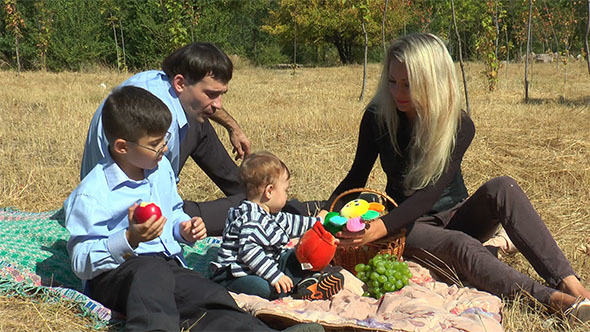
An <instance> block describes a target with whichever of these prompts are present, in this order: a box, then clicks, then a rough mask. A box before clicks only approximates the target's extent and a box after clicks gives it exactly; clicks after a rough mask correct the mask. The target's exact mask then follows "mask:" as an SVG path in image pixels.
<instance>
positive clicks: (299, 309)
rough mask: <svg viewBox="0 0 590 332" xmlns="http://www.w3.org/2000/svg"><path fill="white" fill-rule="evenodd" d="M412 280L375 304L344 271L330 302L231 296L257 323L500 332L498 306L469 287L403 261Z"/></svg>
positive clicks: (490, 297) (496, 300)
mask: <svg viewBox="0 0 590 332" xmlns="http://www.w3.org/2000/svg"><path fill="white" fill-rule="evenodd" d="M408 266H409V267H410V270H411V271H412V274H413V275H414V276H413V277H412V279H411V280H410V284H409V285H408V286H406V287H404V288H402V289H401V290H399V291H397V292H393V293H387V294H386V295H385V296H383V297H382V298H381V299H379V300H375V299H372V298H367V297H362V296H361V294H362V292H363V290H362V285H363V283H362V282H361V281H360V280H358V279H357V278H356V277H354V275H352V274H351V273H349V272H348V271H346V270H342V272H343V274H344V275H345V282H344V289H343V290H342V291H340V292H339V293H338V294H337V295H336V296H334V297H333V298H332V299H331V300H324V301H305V300H295V299H292V298H290V297H287V298H283V299H279V300H275V301H268V300H265V299H262V298H260V297H257V296H252V295H246V294H233V293H232V295H233V296H234V298H235V299H236V302H237V303H238V305H240V306H241V307H242V308H243V309H245V310H246V311H249V312H251V313H252V314H254V315H255V316H258V317H260V318H261V319H263V320H272V321H275V322H276V321H281V320H282V321H285V322H318V323H320V324H322V325H324V327H326V328H327V329H328V330H335V331H346V330H349V331H363V330H366V331H369V330H370V331H415V332H420V331H424V332H425V331H444V332H450V331H469V332H479V331H482V332H484V331H485V332H494V331H504V329H503V328H502V324H501V316H500V312H501V309H502V301H501V300H500V299H499V298H498V297H496V296H493V295H491V294H489V293H486V292H482V291H478V290H476V289H473V288H467V287H457V286H455V285H453V286H449V285H447V284H446V283H443V282H440V281H437V280H435V279H434V278H433V275H432V274H431V273H430V271H429V270H428V269H426V268H424V267H422V266H420V265H418V264H416V263H414V262H408Z"/></svg>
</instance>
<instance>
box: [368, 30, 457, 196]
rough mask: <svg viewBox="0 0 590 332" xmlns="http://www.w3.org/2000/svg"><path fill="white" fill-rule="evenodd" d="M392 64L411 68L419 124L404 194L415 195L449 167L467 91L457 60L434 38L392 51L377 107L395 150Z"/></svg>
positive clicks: (402, 41) (417, 38)
mask: <svg viewBox="0 0 590 332" xmlns="http://www.w3.org/2000/svg"><path fill="white" fill-rule="evenodd" d="M392 60H397V61H399V62H401V63H403V64H405V65H406V69H407V71H408V81H409V85H410V96H411V99H412V103H413V105H414V107H415V109H416V113H417V116H416V119H415V123H414V128H413V129H412V137H411V140H410V146H409V162H408V167H407V169H406V171H405V178H404V187H405V188H404V189H405V192H406V194H408V195H409V194H411V193H413V192H414V191H416V190H419V189H422V188H424V187H426V186H428V185H430V184H432V183H434V182H436V181H437V180H438V179H439V178H440V177H441V175H442V174H443V172H444V171H445V170H446V168H447V167H448V165H449V162H450V159H451V153H452V151H453V148H454V147H455V140H456V134H457V130H458V127H459V126H460V120H461V92H460V89H459V84H458V82H457V73H456V70H455V65H454V64H453V59H452V58H451V55H450V54H449V52H448V51H447V48H446V46H445V44H444V43H443V42H442V41H441V40H440V39H439V38H438V37H436V36H434V35H432V34H426V33H419V34H410V35H407V36H404V37H402V38H399V39H397V40H396V41H394V42H393V44H392V45H391V46H390V47H389V49H388V51H387V56H386V58H385V63H384V65H383V72H382V73H381V82H380V84H379V87H378V88H377V93H376V94H375V96H374V97H373V99H372V100H371V104H372V105H374V106H375V107H377V115H378V119H379V123H380V125H381V127H382V128H385V129H386V130H387V131H388V132H389V135H390V138H391V143H392V144H393V146H394V147H395V151H396V152H397V153H400V154H401V152H400V147H399V145H398V143H397V140H396V132H397V129H398V125H399V116H398V112H397V111H396V106H395V101H394V100H393V97H392V95H391V93H390V90H389V85H388V83H389V78H388V77H389V67H390V65H391V62H392Z"/></svg>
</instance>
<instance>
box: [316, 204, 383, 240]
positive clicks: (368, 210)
mask: <svg viewBox="0 0 590 332" xmlns="http://www.w3.org/2000/svg"><path fill="white" fill-rule="evenodd" d="M383 211H385V206H384V205H383V204H381V203H377V202H371V203H369V202H367V201H366V200H364V199H361V198H357V199H354V200H352V201H350V202H348V203H346V205H344V207H342V209H341V210H340V213H338V212H329V213H328V214H327V215H326V217H325V218H324V227H325V228H326V229H327V230H328V231H329V232H330V233H332V234H336V233H338V232H340V231H341V230H342V228H344V227H346V229H347V230H348V231H349V232H360V231H362V230H363V229H365V222H367V221H371V220H373V219H376V218H378V217H379V215H380V213H381V212H383Z"/></svg>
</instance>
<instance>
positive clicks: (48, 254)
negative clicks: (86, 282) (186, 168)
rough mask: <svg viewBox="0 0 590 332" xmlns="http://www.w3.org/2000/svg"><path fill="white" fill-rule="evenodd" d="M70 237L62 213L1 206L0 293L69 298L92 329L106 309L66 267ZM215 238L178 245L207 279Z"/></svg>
mask: <svg viewBox="0 0 590 332" xmlns="http://www.w3.org/2000/svg"><path fill="white" fill-rule="evenodd" d="M68 237H69V234H68V231H67V230H66V229H65V217H64V211H63V209H59V210H53V211H46V212H24V211H19V210H16V209H12V208H0V294H3V295H7V296H12V295H17V294H18V295H24V296H35V295H41V297H42V298H43V299H45V300H47V301H56V300H61V299H68V300H71V301H74V302H76V303H78V304H79V307H80V311H81V314H82V315H88V316H90V317H92V319H93V321H94V326H93V327H94V328H101V327H104V326H106V325H107V324H108V323H109V321H110V320H111V318H112V317H111V311H110V310H109V309H108V308H105V307H104V306H103V305H101V304H100V303H98V302H96V301H93V300H92V299H90V298H88V297H87V296H86V295H84V294H82V293H81V291H82V281H81V280H80V279H78V278H77V277H76V276H75V275H74V273H73V272H72V270H71V268H70V259H69V256H68V253H67V250H66V243H67V240H68ZM220 242H221V240H220V238H216V237H209V238H207V239H204V240H202V241H197V243H196V244H195V245H194V246H193V247H188V246H184V245H183V250H184V255H185V259H186V261H187V264H188V265H189V267H191V268H193V269H195V270H197V271H199V272H201V273H202V274H203V275H205V276H209V274H210V271H209V262H211V261H212V260H214V259H215V257H216V255H217V250H218V249H219V245H220Z"/></svg>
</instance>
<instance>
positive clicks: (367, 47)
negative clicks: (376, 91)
mask: <svg viewBox="0 0 590 332" xmlns="http://www.w3.org/2000/svg"><path fill="white" fill-rule="evenodd" d="M361 27H362V28H363V34H364V35H365V60H364V63H363V86H362V87H361V95H360V96H359V101H361V100H363V97H364V96H365V85H366V84H367V54H368V52H369V36H367V29H366V28H365V18H364V17H363V15H361Z"/></svg>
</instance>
